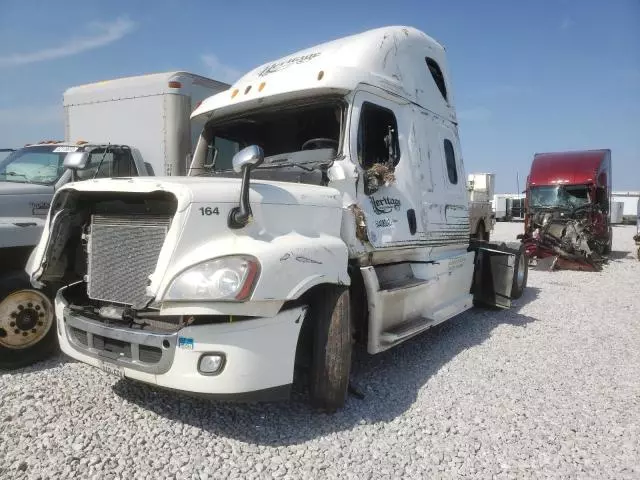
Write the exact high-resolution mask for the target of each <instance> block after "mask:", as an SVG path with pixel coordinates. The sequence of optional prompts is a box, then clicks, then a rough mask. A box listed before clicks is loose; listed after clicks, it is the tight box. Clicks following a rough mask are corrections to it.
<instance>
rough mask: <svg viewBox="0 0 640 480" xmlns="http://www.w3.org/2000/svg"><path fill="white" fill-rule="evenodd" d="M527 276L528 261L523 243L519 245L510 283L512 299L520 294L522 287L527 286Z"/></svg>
mask: <svg viewBox="0 0 640 480" xmlns="http://www.w3.org/2000/svg"><path fill="white" fill-rule="evenodd" d="M528 277H529V261H528V259H527V255H526V253H525V249H524V245H521V246H520V249H519V251H518V253H517V255H516V263H515V265H514V268H513V283H512V284H511V298H512V299H514V300H515V299H518V298H520V297H521V296H522V294H523V293H524V289H525V288H527V280H528Z"/></svg>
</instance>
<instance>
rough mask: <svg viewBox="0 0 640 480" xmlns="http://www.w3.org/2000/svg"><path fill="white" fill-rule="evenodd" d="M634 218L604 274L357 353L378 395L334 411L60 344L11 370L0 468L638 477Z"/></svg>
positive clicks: (547, 281) (138, 474) (157, 473)
mask: <svg viewBox="0 0 640 480" xmlns="http://www.w3.org/2000/svg"><path fill="white" fill-rule="evenodd" d="M520 229H521V224H504V223H499V224H498V225H497V226H496V231H495V232H494V234H493V238H496V239H500V240H506V241H509V240H514V239H515V234H516V232H518V231H519V230H520ZM633 232H634V228H633V227H616V228H615V229H614V252H613V255H612V257H613V260H612V261H611V262H610V264H609V265H608V266H607V267H606V268H605V269H604V271H603V272H601V273H583V272H568V271H563V272H553V273H550V272H545V271H533V270H532V271H530V275H529V289H528V291H527V292H526V293H525V295H524V296H523V297H522V298H521V299H520V300H518V301H517V302H516V304H515V306H514V308H513V309H512V310H510V311H488V310H474V311H472V312H467V313H465V314H463V315H461V316H459V317H457V318H456V319H453V320H451V321H449V322H446V323H445V324H443V325H441V326H439V327H437V328H435V329H433V330H432V331H430V332H427V333H426V334H423V335H421V336H419V337H417V338H414V339H412V340H410V341H409V342H407V343H406V344H404V345H402V346H400V347H397V348H396V349H393V350H392V351H389V352H386V353H383V354H380V355H377V356H372V357H370V356H367V355H366V354H361V353H360V354H358V355H357V357H356V361H355V366H354V369H355V373H354V382H355V383H356V385H357V386H358V387H359V388H360V389H361V390H362V392H363V393H364V394H365V398H364V399H357V398H355V397H352V398H350V400H349V402H348V405H347V407H346V409H345V410H344V411H341V412H339V413H337V414H335V415H333V416H328V415H324V414H317V413H314V412H312V411H311V410H310V409H309V408H308V407H307V406H306V404H305V403H303V402H302V401H300V400H296V399H294V400H292V401H291V402H284V403H274V404H259V405H233V404H217V403H212V402H209V401H205V400H199V399H192V398H189V397H186V396H182V395H176V394H170V393H165V392H159V391H155V390H153V389H150V388H148V387H146V386H144V385H139V384H134V383H130V382H127V381H118V380H116V379H115V378H114V377H110V376H108V375H107V374H105V373H102V372H101V371H99V370H97V369H94V368H91V367H89V366H86V365H83V364H81V363H77V362H73V361H69V360H67V359H65V358H63V357H62V356H60V357H57V358H54V359H52V360H50V361H48V362H45V363H41V364H38V365H36V366H33V367H31V368H28V369H24V370H22V371H19V372H17V373H12V374H0V392H1V398H0V421H2V430H1V431H0V478H101V479H102V478H104V479H109V478H127V479H128V478H136V479H138V478H150V479H158V478H185V479H191V478H196V479H204V478H223V477H224V478H273V477H280V478H313V479H316V478H357V479H366V478H440V477H441V478H451V477H460V476H466V477H470V478H529V477H562V478H594V479H605V478H616V479H624V478H640V446H639V439H640V374H639V373H638V372H639V370H640V324H639V322H640V315H639V312H640V295H639V289H638V281H639V280H640V262H639V261H638V260H637V259H635V258H634V257H633V256H632V253H631V252H633V251H635V248H634V243H633V240H632V235H633Z"/></svg>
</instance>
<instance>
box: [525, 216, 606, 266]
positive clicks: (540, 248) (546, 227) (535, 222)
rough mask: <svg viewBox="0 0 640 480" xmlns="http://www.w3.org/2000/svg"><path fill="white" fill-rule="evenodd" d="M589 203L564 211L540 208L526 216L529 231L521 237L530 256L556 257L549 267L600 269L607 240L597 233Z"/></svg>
mask: <svg viewBox="0 0 640 480" xmlns="http://www.w3.org/2000/svg"><path fill="white" fill-rule="evenodd" d="M594 210H597V212H595V213H598V214H601V212H600V210H599V209H597V208H594V207H593V206H591V205H585V206H583V207H582V208H580V209H577V210H575V209H574V210H573V211H572V212H567V211H566V210H558V209H556V210H546V211H545V210H542V211H537V212H534V213H533V214H532V215H531V216H530V219H529V222H530V223H529V226H528V229H527V230H528V231H529V232H530V233H529V234H526V235H524V236H523V237H522V239H523V242H524V243H525V246H526V249H527V253H528V255H529V256H530V257H536V258H546V257H555V258H554V260H553V264H552V266H551V269H557V268H565V269H571V270H585V271H600V270H601V269H602V265H603V264H604V262H605V261H606V257H604V256H603V255H604V253H606V249H607V239H603V238H602V237H601V236H598V235H597V232H596V225H595V224H594V222H593V213H594Z"/></svg>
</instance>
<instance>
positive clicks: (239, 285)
mask: <svg viewBox="0 0 640 480" xmlns="http://www.w3.org/2000/svg"><path fill="white" fill-rule="evenodd" d="M259 270H260V264H259V263H258V260H257V259H255V258H254V257H249V256H239V255H238V256H231V257H222V258H216V259H213V260H207V261H206V262H202V263H199V264H197V265H194V266H193V267H190V268H188V269H186V270H184V271H183V272H182V273H180V274H179V275H177V276H176V278H174V279H173V281H172V282H171V285H170V286H169V289H168V290H167V293H166V294H165V296H164V299H165V300H218V301H219V300H226V301H242V300H245V299H247V298H248V297H249V295H251V292H252V290H253V286H254V284H255V282H256V280H257V278H258V273H259Z"/></svg>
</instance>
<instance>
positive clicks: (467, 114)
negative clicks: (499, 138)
mask: <svg viewBox="0 0 640 480" xmlns="http://www.w3.org/2000/svg"><path fill="white" fill-rule="evenodd" d="M492 115H493V113H492V112H491V110H489V109H488V108H486V107H474V108H467V109H462V110H460V111H459V112H458V115H457V116H458V119H459V120H465V121H483V120H489V119H490V118H491V116H492Z"/></svg>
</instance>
